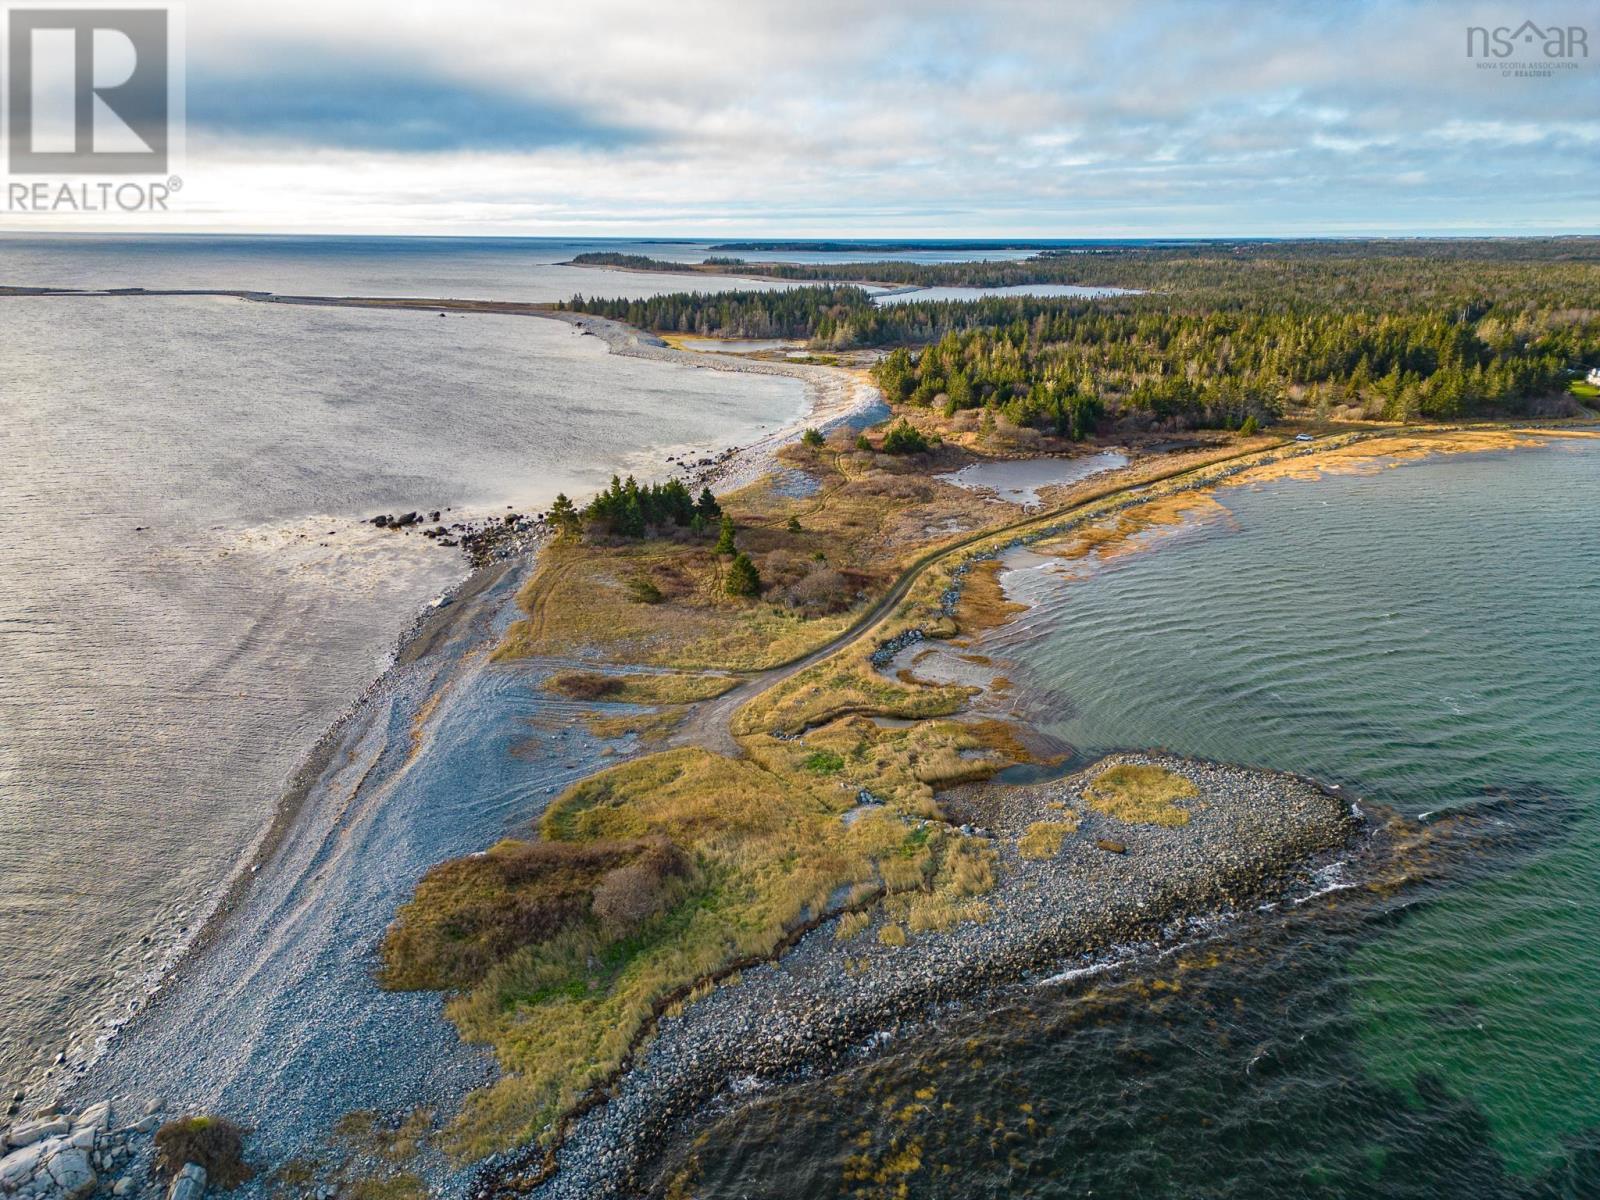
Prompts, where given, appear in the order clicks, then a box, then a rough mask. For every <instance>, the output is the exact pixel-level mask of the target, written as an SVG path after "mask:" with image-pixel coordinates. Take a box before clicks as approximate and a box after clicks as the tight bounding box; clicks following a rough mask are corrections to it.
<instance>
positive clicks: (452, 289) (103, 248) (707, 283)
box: [0, 234, 1031, 302]
mask: <svg viewBox="0 0 1600 1200" xmlns="http://www.w3.org/2000/svg"><path fill="white" fill-rule="evenodd" d="M712 244H713V243H711V242H706V241H671V242H652V241H648V240H645V241H634V240H615V239H606V240H602V239H594V238H577V239H567V238H426V237H288V236H285V237H263V236H255V235H249V236H247V235H239V236H219V235H203V236H202V235H185V234H175V235H171V236H167V237H160V238H147V237H136V236H131V235H128V236H124V235H117V234H94V235H70V234H52V235H42V236H32V237H23V236H15V235H9V236H5V237H3V238H0V286H4V287H71V288H117V287H143V288H152V289H172V288H210V289H217V288H227V289H234V290H238V289H245V290H253V291H268V292H278V293H280V294H284V295H315V296H427V297H430V298H433V299H470V300H527V301H536V302H547V301H552V300H569V299H571V298H572V297H573V296H574V295H576V294H580V293H581V294H583V295H586V296H620V297H626V298H628V299H637V298H642V297H645V296H654V295H658V294H660V293H662V292H676V291H701V292H725V291H746V290H755V291H765V290H768V289H772V288H787V287H795V286H799V285H798V284H794V283H786V282H774V281H770V280H758V279H744V278H740V277H737V276H717V275H684V276H672V275H662V274H658V273H655V272H638V271H615V270H610V269H598V268H594V267H573V266H564V265H562V264H563V263H565V262H567V261H569V260H570V259H571V258H572V257H573V256H574V255H577V254H582V253H585V252H588V251H604V250H610V251H617V252H620V253H624V254H640V255H644V256H646V257H648V258H655V259H661V260H665V261H668V262H682V263H698V262H701V261H702V260H704V259H705V258H706V257H707V256H708V255H710V254H713V253H719V252H715V251H712V250H711V249H710V247H711V245H712ZM1029 253H1031V252H1030V251H1019V250H996V249H987V250H985V249H981V248H980V249H971V250H945V251H914V250H904V251H899V252H897V253H884V252H871V253H852V252H849V251H839V250H832V251H809V252H804V253H801V252H796V251H782V252H776V251H775V252H773V253H771V254H755V253H751V254H750V255H748V256H747V257H750V258H752V259H761V260H764V261H773V262H807V263H810V262H824V263H835V262H836V263H850V262H859V261H863V260H866V261H878V260H882V259H892V260H896V261H904V262H930V263H931V262H966V261H981V260H985V259H1015V258H1025V257H1027V256H1028V254H1029ZM941 290H943V291H952V290H953V291H961V290H971V289H941ZM1002 290H1005V289H1002Z"/></svg>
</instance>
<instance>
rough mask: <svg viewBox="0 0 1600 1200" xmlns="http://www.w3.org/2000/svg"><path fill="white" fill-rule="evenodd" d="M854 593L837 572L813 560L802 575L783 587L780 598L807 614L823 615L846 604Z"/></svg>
mask: <svg viewBox="0 0 1600 1200" xmlns="http://www.w3.org/2000/svg"><path fill="white" fill-rule="evenodd" d="M855 593H856V589H855V588H854V587H853V586H852V585H851V583H850V581H849V580H848V579H846V578H845V576H844V575H843V574H842V573H841V572H839V571H836V570H834V569H833V568H832V567H830V566H827V565H825V564H823V563H815V564H813V565H812V568H811V569H810V570H809V571H807V572H806V574H805V575H804V576H803V577H802V578H800V579H798V580H796V581H795V582H794V583H792V584H790V585H789V586H788V587H787V588H785V589H784V598H785V599H786V600H787V601H788V602H789V604H790V605H792V606H793V607H795V608H798V609H801V610H802V611H804V612H805V613H807V614H808V615H826V614H828V613H836V612H843V611H844V610H845V609H847V608H849V607H850V604H851V601H852V600H854V598H855Z"/></svg>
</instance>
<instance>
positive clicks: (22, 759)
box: [0, 239, 805, 1095]
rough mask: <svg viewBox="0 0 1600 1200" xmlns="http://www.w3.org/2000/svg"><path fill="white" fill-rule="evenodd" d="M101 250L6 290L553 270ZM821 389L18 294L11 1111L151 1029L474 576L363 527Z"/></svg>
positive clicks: (5, 992)
mask: <svg viewBox="0 0 1600 1200" xmlns="http://www.w3.org/2000/svg"><path fill="white" fill-rule="evenodd" d="M46 242H48V245H45V243H46ZM93 242H94V245H92V246H89V247H87V248H86V247H85V246H84V244H83V241H82V240H69V239H30V240H27V241H21V240H17V241H12V240H6V241H0V275H3V276H4V278H5V281H6V282H11V283H22V282H26V283H32V284H64V285H72V286H105V285H113V284H142V285H146V286H204V287H237V286H244V287H252V288H254V287H265V288H271V289H279V290H285V291H293V292H299V293H320V292H363V291H384V292H388V293H392V294H406V293H419V292H420V293H428V294H446V293H448V294H455V295H491V294H498V295H508V296H515V295H519V294H520V292H519V290H518V289H519V286H520V282H519V281H520V279H521V276H520V275H519V274H518V272H519V271H537V270H538V269H539V268H538V266H537V264H535V265H534V266H532V267H529V266H527V265H526V264H525V263H523V262H522V261H521V260H520V259H519V258H518V255H517V252H516V251H514V250H512V251H508V250H506V249H505V248H504V247H489V248H480V247H478V246H476V245H472V246H468V247H466V248H463V249H461V250H460V251H459V253H457V254H454V255H452V254H450V253H447V252H446V251H445V250H443V249H440V248H439V247H437V246H434V245H432V244H429V245H425V246H420V247H412V246H409V245H398V244H396V240H388V241H387V242H386V244H385V245H383V246H381V247H378V248H376V249H374V248H373V247H370V246H367V245H366V244H364V243H353V242H340V244H339V245H337V246H334V247H331V248H330V247H327V246H321V245H319V246H316V247H313V248H312V249H310V250H307V249H306V248H305V247H304V246H301V245H298V244H283V243H282V242H280V241H279V240H278V239H216V240H215V241H213V240H210V239H200V240H198V241H197V242H196V243H195V244H193V245H185V244H174V243H167V242H163V243H161V244H160V245H159V246H154V247H153V246H152V245H150V244H149V243H139V242H131V241H127V240H125V239H93ZM566 252H567V248H560V249H556V248H550V247H548V246H546V247H545V248H543V249H542V250H540V251H539V253H540V254H543V255H544V257H545V258H547V259H548V258H552V257H554V256H558V255H559V256H563V257H564V256H565V254H566ZM587 274H588V275H593V276H596V277H597V278H599V279H602V280H606V281H608V282H609V281H610V279H611V277H610V276H609V275H607V274H603V273H596V272H591V273H587ZM646 282H648V284H649V286H650V287H652V288H654V289H656V290H662V289H670V288H672V287H675V286H679V284H678V282H677V281H675V280H674V279H673V277H670V276H650V277H648V278H647V280H646ZM548 286H549V287H550V288H554V287H555V285H554V284H550V285H548ZM641 286H642V285H641ZM804 404H805V398H804V394H803V390H802V385H801V384H800V382H799V381H797V380H792V379H785V378H779V377H771V376H754V375H737V376H736V375H730V374H725V373H718V372H713V371H708V370H694V369H692V368H688V367H680V366H676V365H672V364H663V363H659V362H648V361H641V360H633V359H626V358H620V357H616V356H613V355H610V354H609V353H608V352H607V350H606V348H605V346H604V345H603V344H602V343H601V342H600V341H599V339H597V338H593V337H586V336H582V335H580V334H579V333H577V332H576V331H574V330H573V329H571V328H570V327H568V326H566V325H563V324H560V323H557V322H553V321H544V320H539V319H535V318H516V317H501V316H478V315H472V316H452V317H450V318H448V319H441V318H439V317H438V316H437V315H434V314H431V313H399V312H381V311H373V310H359V309H318V308H313V307H291V306H276V305H259V304H251V303H248V302H245V301H237V300H227V299H216V298H180V299H167V298H142V299H140V298H79V297H67V298H37V299H35V298H21V299H19V298H6V299H0V407H3V411H4V413H5V419H4V421H3V422H0V461H3V462H4V463H5V470H4V472H3V473H0V540H3V542H4V545H5V547H6V552H5V564H4V567H3V568H0V730H3V731H4V736H3V737H0V1085H6V1090H7V1094H8V1095H9V1089H10V1087H12V1086H15V1085H16V1084H19V1083H21V1082H23V1081H24V1080H28V1079H36V1078H37V1077H38V1073H39V1071H40V1069H42V1068H43V1067H45V1066H47V1065H48V1064H49V1062H50V1060H51V1059H53V1058H54V1057H55V1055H56V1054H57V1053H61V1052H69V1053H70V1052H71V1051H72V1050H73V1049H74V1047H76V1048H78V1049H79V1050H86V1049H88V1048H89V1047H90V1046H91V1045H92V1043H93V1040H94V1039H95V1038H96V1036H97V1035H98V1033H99V1032H100V1031H101V1030H102V1029H103V1023H104V1022H106V1021H108V1020H111V1019H114V1018H115V1017H116V1016H117V1015H118V1014H119V1013H122V1012H124V1011H126V1006H127V1004H128V1003H129V1001H130V1000H131V999H132V998H133V997H135V996H137V995H138V994H139V993H140V992H141V991H142V989H143V987H144V985H145V983H146V982H147V981H148V979H149V977H150V976H151V975H152V974H153V973H155V972H158V971H159V969H160V967H161V964H162V961H163V959H164V957H165V956H166V955H167V954H168V953H169V952H170V951H171V950H172V949H173V947H175V946H176V945H178V944H179V943H181V941H182V940H183V939H184V938H185V937H186V936H187V935H188V934H189V933H191V932H192V931H193V930H194V929H195V927H196V925H197V923H198V921H199V920H200V919H201V917H202V915H203V913H204V911H205V909H206V907H207V905H208V904H209V903H210V901H211V899H212V897H214V895H215V894H216V893H217V891H218V889H219V888H220V887H221V885H222V884H223V882H224V880H225V879H226V878H227V877H228V876H229V874H230V872H231V871H232V870H234V869H235V864H236V863H238V862H239V861H240V856H241V854H242V852H243V851H244V850H245V849H246V848H247V847H248V846H249V845H250V844H251V842H252V841H253V840H254V839H255V838H256V837H257V836H259V835H260V833H261V832H262V831H263V829H264V828H265V826H266V823H267V822H268V821H269V819H270V818H271V816H272V814H273V812H274V809H275V806H276V803H277V800H278V798H279V797H280V795H281V794H282V791H283V788H284V785H285V782H286V781H287V779H288V777H289V775H290V773H291V772H292V770H293V768H294V766H295V765H296V764H297V763H298V762H299V761H300V760H301V759H302V757H303V756H304V755H305V754H306V752H307V751H308V750H309V749H310V748H311V746H312V745H313V743H314V742H315V741H316V739H317V738H318V737H319V736H320V735H321V733H322V732H323V731H324V730H325V729H326V728H327V727H328V725H329V724H330V722H332V721H333V720H334V719H335V718H336V717H337V716H338V715H339V714H340V713H341V712H342V711H344V710H345V709H346V708H347V706H348V705H350V703H351V702H352V701H353V700H354V699H355V698H356V697H357V696H358V695H359V694H360V693H361V691H362V690H363V689H364V688H365V687H366V686H367V685H368V684H369V683H370V682H371V680H373V679H374V678H375V677H376V676H377V675H378V674H379V673H380V672H381V671H382V669H383V667H384V665H385V663H386V662H387V660H388V658H389V656H390V654H391V652H392V649H393V646H394V644H395V641H396V638H397V637H398V635H399V634H400V632H401V631H402V629H403V628H404V627H405V626H406V625H407V624H409V623H410V621H411V620H412V619H413V618H414V617H415V616H416V614H417V613H418V612H419V611H421V610H422V608H423V607H424V605H425V604H426V603H427V602H428V601H430V600H431V599H432V598H434V597H436V596H437V595H438V594H439V593H440V592H441V591H442V590H444V589H446V588H448V587H450V586H452V585H453V584H455V583H456V582H458V581H459V580H460V579H461V578H462V577H463V576H464V575H465V570H466V568H465V560H464V558H462V557H461V555H460V552H459V551H454V550H450V549H447V548H442V547H437V546H434V545H433V544H432V543H431V542H429V541H427V540H426V539H423V538H421V537H420V536H416V535H407V534H395V533H390V532H384V531H379V530H376V529H373V528H372V527H371V526H369V525H365V524H363V523H362V521H363V519H364V518H366V517H370V516H371V515H373V514H375V513H378V512H394V511H402V510H407V509H421V510H424V511H426V510H430V509H434V508H438V509H446V508H450V509H452V510H454V511H453V512H452V513H451V514H450V515H451V516H456V515H467V514H472V513H486V512H491V511H492V512H503V511H504V510H505V509H506V508H507V507H508V506H515V507H516V508H518V509H519V510H522V511H528V510H530V509H533V508H536V507H541V506H543V505H544V504H545V503H547V502H548V501H549V500H550V499H551V498H552V497H553V496H554V494H555V493H556V492H557V491H558V490H565V491H567V492H569V493H571V494H573V495H575V496H582V495H583V494H585V493H587V492H589V491H592V490H594V489H595V488H597V487H599V486H601V485H603V483H604V482H605V480H606V479H607V478H609V476H610V474H611V473H612V471H613V470H618V469H621V470H633V471H636V472H639V473H640V474H642V475H650V474H655V473H659V472H661V471H662V470H663V469H664V465H665V464H664V461H663V460H664V456H665V455H666V454H668V453H672V452H674V451H679V450H687V449H697V450H701V451H706V450H709V449H711V448H713V447H717V446H722V445H727V444H732V443H740V444H743V443H747V442H749V441H750V440H752V439H753V438H754V437H756V436H757V435H758V434H760V433H761V432H762V431H763V430H764V429H765V430H769V431H770V430H772V429H776V428H777V427H779V426H781V425H783V424H785V423H787V422H789V421H792V420H793V419H795V418H796V417H797V416H798V415H799V414H800V413H801V411H802V410H803V408H804ZM70 1057H73V1058H76V1057H78V1055H76V1054H70ZM59 1077H60V1073H59V1072H58V1073H57V1076H56V1078H57V1079H59ZM34 1094H35V1095H37V1094H38V1092H37V1091H36V1092H35V1093H34Z"/></svg>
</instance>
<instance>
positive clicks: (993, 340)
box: [567, 238, 1600, 436]
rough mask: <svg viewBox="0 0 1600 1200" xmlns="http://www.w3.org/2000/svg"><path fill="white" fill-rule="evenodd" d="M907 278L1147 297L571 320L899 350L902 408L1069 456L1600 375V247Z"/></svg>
mask: <svg viewBox="0 0 1600 1200" xmlns="http://www.w3.org/2000/svg"><path fill="white" fill-rule="evenodd" d="M1042 264H1043V265H1042ZM768 265H774V266H776V267H782V268H788V267H791V266H797V267H801V268H803V269H805V270H806V271H819V272H835V273H837V272H838V271H840V270H845V269H849V270H852V271H856V272H860V273H866V272H869V271H870V272H876V271H877V267H878V265H879V264H866V265H860V264H857V265H855V266H853V267H850V268H844V267H840V266H838V265H834V264H768ZM892 265H893V266H895V267H896V269H897V270H901V269H903V270H904V271H905V272H907V273H909V274H910V275H914V276H917V277H918V281H919V282H925V283H947V282H959V281H961V277H962V274H963V272H966V271H967V270H968V269H971V270H973V271H981V270H987V269H989V268H991V267H997V266H999V267H1008V268H1016V269H1019V270H1020V269H1024V268H1026V269H1029V270H1034V271H1037V272H1061V273H1063V274H1062V275H1061V277H1058V278H1054V279H1051V280H1046V281H1054V282H1076V283H1083V284H1087V285H1097V286H1098V285H1105V286H1117V287H1134V288H1139V289H1141V291H1140V294H1137V295H1119V296H1111V297H1102V298H1095V299H1088V298H1070V297H1032V296H1018V295H1008V296H991V297H986V298H983V299H979V300H974V301H931V300H927V301H924V300H916V299H914V298H913V299H910V300H907V301H904V302H901V303H897V304H893V305H883V306H879V305H877V304H874V303H873V301H872V297H871V294H870V293H869V292H867V291H866V290H864V289H862V288H859V287H854V286H850V285H845V284H833V285H829V286H818V287H797V288H793V289H789V290H785V291H766V292H745V291H740V292H725V293H718V294H705V293H698V292H689V293H676V294H672V295H665V296H656V297H651V298H649V299H644V300H631V301H630V300H586V299H584V298H582V297H575V298H574V299H573V300H572V301H571V302H570V303H569V305H567V307H571V308H575V309H579V310H581V311H586V312H594V313H599V314H600V315H604V316H608V317H612V318H615V319H618V320H622V321H626V322H628V323H629V324H633V325H637V326H641V327H643V328H648V329H655V330H659V331H664V332H679V333H693V334H703V335H720V336H735V337H786V338H804V339H806V340H808V341H809V342H810V344H811V345H812V346H814V347H816V348H818V349H848V348H855V347H874V346H879V347H894V348H896V352H895V353H891V354H890V355H888V356H887V357H886V358H885V359H884V361H883V362H881V363H880V364H879V366H878V368H877V376H878V382H879V384H880V386H882V387H883V389H884V391H885V392H886V394H887V395H888V396H889V397H890V399H892V400H897V401H902V402H907V403H914V404H929V405H936V406H939V407H942V408H944V409H945V410H946V411H949V412H954V411H958V410H960V409H965V408H991V409H994V410H997V411H1000V412H1004V413H1005V414H1006V415H1007V416H1008V417H1010V418H1011V419H1012V420H1015V421H1017V422H1020V423H1026V424H1032V425H1035V426H1040V427H1044V428H1049V429H1053V430H1055V431H1057V432H1060V433H1062V434H1064V435H1066V436H1084V435H1085V434H1087V433H1088V432H1090V431H1092V430H1093V429H1094V428H1095V427H1096V426H1097V425H1098V424H1099V423H1100V422H1102V421H1104V420H1106V419H1115V418H1120V417H1123V416H1130V415H1131V416H1135V417H1139V418H1145V419H1150V420H1154V421H1160V422H1165V423H1170V424H1175V425H1190V426H1228V427H1236V426H1238V425H1239V424H1241V423H1242V422H1243V421H1245V420H1246V419H1249V418H1252V417H1254V418H1255V419H1257V420H1268V419H1270V418H1271V417H1273V416H1275V415H1277V414H1279V413H1281V412H1283V411H1284V410H1285V409H1286V408H1291V407H1294V408H1312V409H1325V408H1329V407H1335V406H1341V405H1347V404H1354V405H1359V406H1361V407H1362V408H1363V410H1364V411H1366V412H1368V413H1370V414H1371V415H1381V416H1385V417H1390V418H1413V417H1440V418H1444V417H1461V416H1469V415H1472V414H1476V413H1487V412H1496V411H1508V410H1516V409H1519V408H1522V407H1524V406H1526V405H1527V404H1528V402H1530V401H1532V400H1536V399H1539V398H1542V397H1548V396H1551V395H1553V394H1556V393H1560V392H1562V391H1564V390H1565V389H1566V386H1567V382H1568V380H1569V379H1570V378H1571V372H1573V371H1574V370H1577V369H1579V368H1581V367H1583V366H1586V365H1593V364H1597V363H1600V239H1589V238H1571V239H1568V238H1547V239H1527V240H1515V241H1504V242H1501V241H1447V242H1416V241H1406V240H1391V241H1377V242H1370V241H1369V242H1303V243H1239V244H1222V245H1217V244H1204V245H1195V246H1187V247H1140V248H1128V247H1121V248H1115V249H1108V250H1093V251H1087V252H1077V251H1074V252H1070V253H1068V252H1058V251H1047V252H1044V253H1042V254H1039V255H1036V256H1034V257H1033V258H1030V259H1026V260H1022V261H1021V262H1020V263H1012V264H993V263H954V264H952V263H935V264H917V263H895V264H892ZM765 266H766V265H762V266H761V269H762V270H763V271H765ZM745 269H750V268H749V266H748V265H747V266H746V268H745ZM1067 276H1070V278H1068V277H1067Z"/></svg>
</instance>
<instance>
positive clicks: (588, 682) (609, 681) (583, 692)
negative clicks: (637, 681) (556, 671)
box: [547, 671, 626, 700]
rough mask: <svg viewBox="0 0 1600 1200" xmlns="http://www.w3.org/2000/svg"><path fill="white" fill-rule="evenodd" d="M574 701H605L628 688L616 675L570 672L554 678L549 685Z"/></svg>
mask: <svg viewBox="0 0 1600 1200" xmlns="http://www.w3.org/2000/svg"><path fill="white" fill-rule="evenodd" d="M547 686H548V687H549V688H550V690H551V691H553V692H559V693H560V694H561V695H563V696H567V697H569V698H570V699H573V700H604V699H605V698H606V697H607V696H615V695H617V694H618V693H619V692H621V691H622V689H623V687H624V686H626V685H625V684H624V682H623V681H622V680H621V679H618V678H617V677H616V676H615V675H596V674H594V673H593V672H590V671H568V672H566V673H565V674H563V675H557V676H555V677H554V678H552V679H551V680H550V682H549V684H548V685H547Z"/></svg>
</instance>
